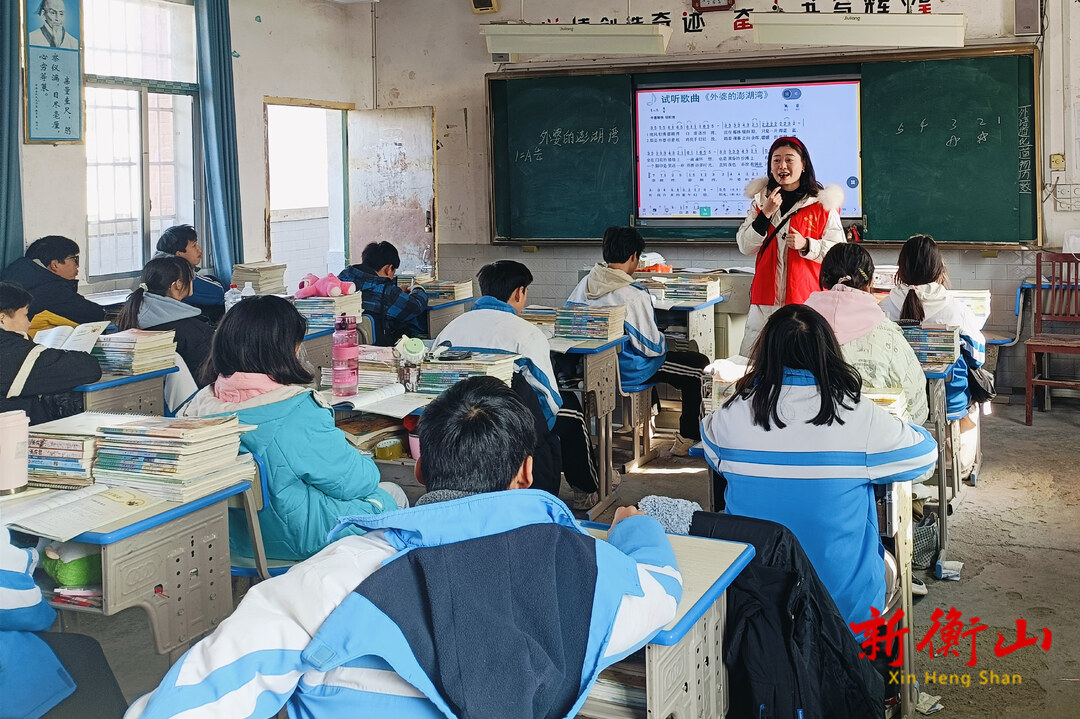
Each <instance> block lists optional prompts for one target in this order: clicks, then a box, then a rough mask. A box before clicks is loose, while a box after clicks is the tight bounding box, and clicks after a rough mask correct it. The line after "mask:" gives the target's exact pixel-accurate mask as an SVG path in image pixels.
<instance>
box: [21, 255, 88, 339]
mask: <svg viewBox="0 0 1080 719" xmlns="http://www.w3.org/2000/svg"><path fill="white" fill-rule="evenodd" d="M78 276H79V246H78V245H77V244H75V241H74V240H69V239H68V238H66V237H61V236H60V235H48V236H46V237H42V238H40V239H37V240H34V242H32V243H31V244H30V246H29V247H27V248H26V254H25V255H24V256H23V257H20V258H19V259H17V260H15V261H14V262H12V263H11V264H10V265H8V266H7V267H6V268H4V271H3V272H2V273H0V280H4V281H5V282H15V283H17V284H19V285H22V287H23V288H24V289H26V291H27V292H29V293H30V294H31V295H32V296H33V298H34V299H33V301H32V302H31V303H30V329H29V330H28V332H27V334H29V335H30V336H31V337H33V336H34V335H35V334H37V333H38V330H45V329H49V328H50V327H60V326H69V327H74V326H75V325H80V324H82V323H84V322H99V321H101V320H103V319H105V310H104V309H103V308H102V307H101V305H98V304H95V303H93V302H91V301H90V300H88V299H86V298H85V297H83V296H82V295H80V294H79V281H78V279H77V278H78Z"/></svg>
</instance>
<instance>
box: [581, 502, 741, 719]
mask: <svg viewBox="0 0 1080 719" xmlns="http://www.w3.org/2000/svg"><path fill="white" fill-rule="evenodd" d="M583 526H584V527H585V528H586V529H587V530H588V531H589V533H590V534H592V535H593V536H594V537H597V538H598V539H606V538H607V527H605V526H602V525H597V524H593V523H591V522H588V523H585V524H583ZM668 539H669V540H670V541H671V547H672V549H674V550H675V559H676V561H677V562H678V564H679V572H680V573H681V574H682V579H683V595H682V599H681V600H680V601H679V607H678V609H677V610H676V613H675V618H674V619H672V620H671V621H670V622H668V624H667V625H666V626H665V627H664V628H663V629H661V630H660V631H659V632H658V633H657V634H656V636H654V637H653V638H652V639H651V640H650V641H649V643H648V644H647V645H645V666H644V671H645V687H646V690H645V692H646V693H645V707H640V706H639V707H631V706H626V705H625V704H621V703H618V702H612V701H604V700H602V699H601V698H600V697H601V696H603V691H602V690H603V687H602V686H600V691H598V687H593V690H592V691H591V692H590V693H589V698H588V699H586V700H585V704H584V706H582V708H581V711H580V712H579V713H578V716H581V717H597V718H604V719H608V718H609V717H635V716H648V717H656V718H658V719H663V718H664V717H680V718H682V717H715V718H717V719H719V718H721V717H723V716H724V714H725V713H726V712H727V708H728V687H727V670H726V669H725V668H724V661H723V646H724V619H725V614H726V609H727V603H726V596H725V592H726V590H727V588H728V587H729V586H730V585H731V583H732V582H733V581H734V580H735V577H737V576H738V575H739V572H741V571H742V570H743V568H744V567H746V565H747V564H749V563H750V560H751V559H752V558H753V556H754V548H753V547H752V546H750V545H747V544H740V543H738V542H726V541H722V540H719V539H710V538H707V537H687V536H679V535H668ZM632 662H633V659H632V658H630V659H627V660H624V661H623V662H620V663H616V664H615V665H614V666H613V667H611V668H610V669H608V670H605V672H602V673H601V675H600V676H601V682H600V683H599V684H598V686H599V685H602V684H603V683H604V682H603V680H604V678H605V676H612V675H617V674H618V673H619V670H620V669H624V668H625V671H626V674H636V673H638V671H640V669H637V670H635V668H632V667H623V666H620V665H624V664H631V663H632ZM611 670H615V671H614V672H612V671H611ZM635 709H636V711H635ZM642 709H644V710H645V711H642Z"/></svg>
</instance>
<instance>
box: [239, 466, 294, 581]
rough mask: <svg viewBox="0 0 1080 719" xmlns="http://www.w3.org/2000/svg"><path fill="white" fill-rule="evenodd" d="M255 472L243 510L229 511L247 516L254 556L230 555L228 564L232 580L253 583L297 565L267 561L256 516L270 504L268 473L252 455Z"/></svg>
mask: <svg viewBox="0 0 1080 719" xmlns="http://www.w3.org/2000/svg"><path fill="white" fill-rule="evenodd" d="M251 458H252V459H253V460H254V461H255V468H256V471H257V474H258V477H257V478H256V480H257V481H256V482H253V483H252V485H251V489H249V490H248V491H246V492H244V493H243V495H241V496H242V497H243V503H244V506H243V507H229V511H230V512H243V513H244V514H245V515H246V519H247V525H248V534H249V535H250V536H251V550H252V554H253V556H251V557H244V556H239V555H235V554H234V555H231V556H230V558H229V560H230V562H229V563H230V564H231V565H232V566H231V573H232V576H234V577H245V578H248V579H252V580H263V579H269V578H270V577H276V576H277V575H279V574H284V573H285V572H287V571H289V567H291V566H293V565H294V564H296V562H295V561H292V560H287V559H267V558H266V549H265V546H264V545H263V537H262V527H261V525H260V524H259V514H260V513H261V512H262V511H263V509H264V508H265V507H268V506H269V504H270V490H269V489H268V488H267V486H266V480H267V476H268V475H267V471H266V463H265V462H263V459H262V457H260V456H259V455H257V454H252V455H251Z"/></svg>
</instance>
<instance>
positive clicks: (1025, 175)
mask: <svg viewBox="0 0 1080 719" xmlns="http://www.w3.org/2000/svg"><path fill="white" fill-rule="evenodd" d="M1016 120H1017V123H1016V125H1017V128H1016V135H1017V140H1018V143H1017V144H1018V150H1019V152H1018V158H1019V167H1018V170H1017V180H1018V181H1019V183H1020V194H1021V195H1030V194H1031V105H1021V106H1020V107H1019V108H1017V111H1016Z"/></svg>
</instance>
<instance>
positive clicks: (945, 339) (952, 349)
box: [901, 324, 960, 365]
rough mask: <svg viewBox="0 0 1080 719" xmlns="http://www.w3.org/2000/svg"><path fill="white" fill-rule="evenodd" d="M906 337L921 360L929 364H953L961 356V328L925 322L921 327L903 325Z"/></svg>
mask: <svg viewBox="0 0 1080 719" xmlns="http://www.w3.org/2000/svg"><path fill="white" fill-rule="evenodd" d="M901 329H902V330H903V332H904V338H905V339H907V341H908V344H910V345H911V349H913V350H915V357H916V358H918V360H919V362H920V363H922V364H924V365H927V364H946V365H949V364H952V363H953V362H955V361H956V358H957V357H959V356H960V328H959V327H946V326H944V325H928V324H924V325H922V326H919V327H901Z"/></svg>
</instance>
